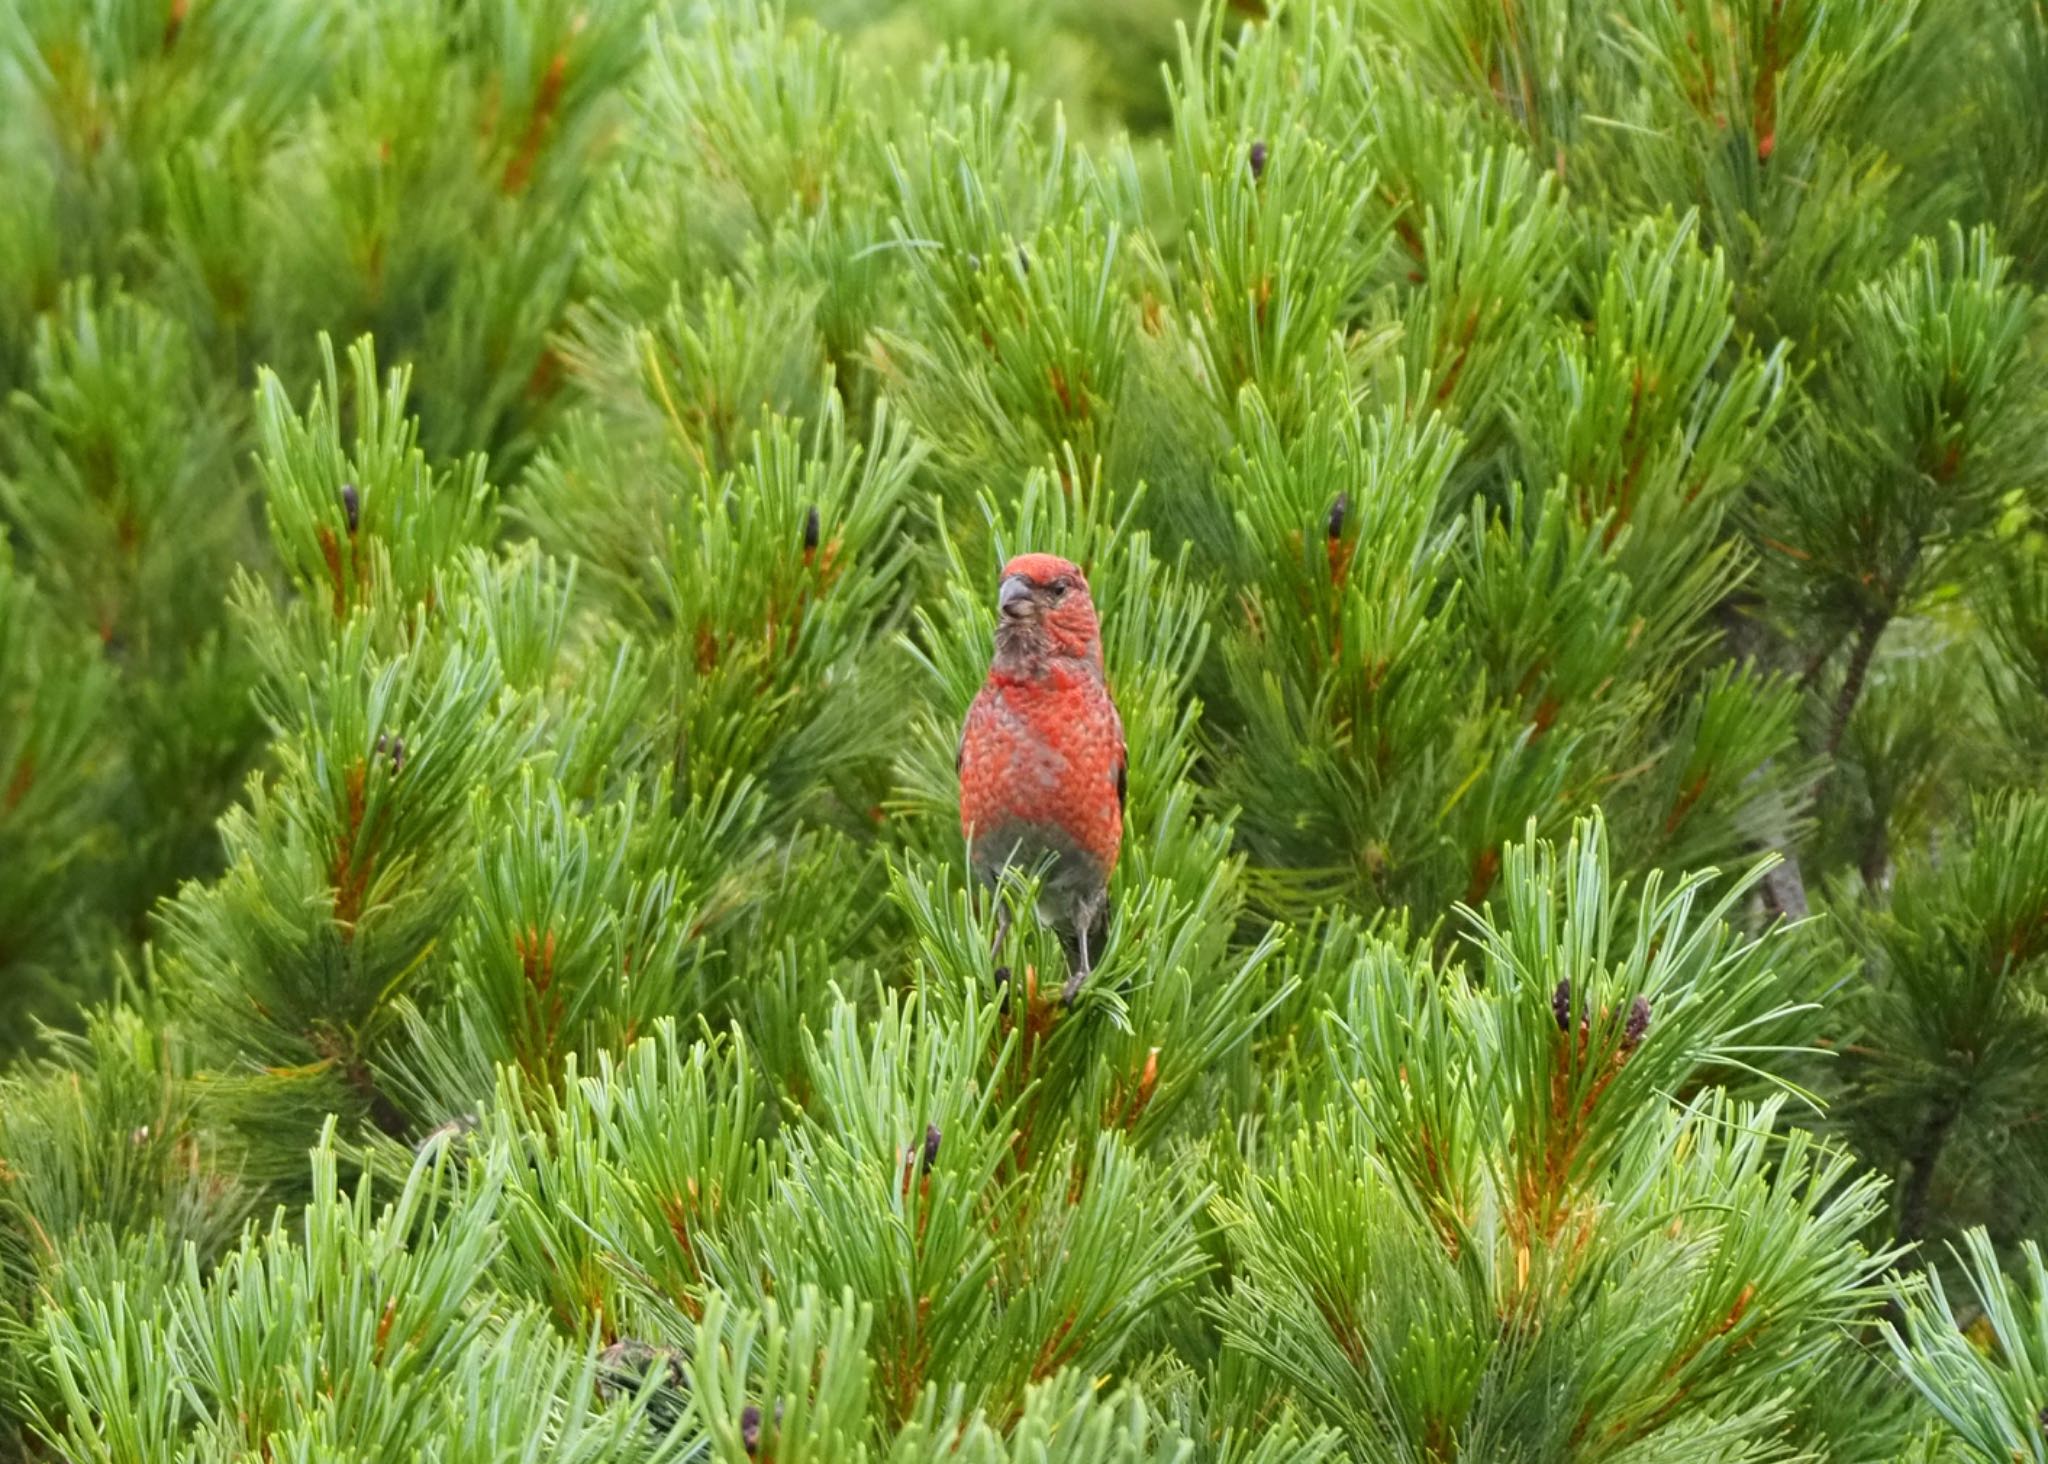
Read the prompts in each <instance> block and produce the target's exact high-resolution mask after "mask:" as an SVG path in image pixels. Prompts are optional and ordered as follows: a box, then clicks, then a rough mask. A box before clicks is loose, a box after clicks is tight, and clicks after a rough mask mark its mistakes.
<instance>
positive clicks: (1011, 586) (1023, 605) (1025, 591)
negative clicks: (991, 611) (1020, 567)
mask: <svg viewBox="0 0 2048 1464" xmlns="http://www.w3.org/2000/svg"><path fill="white" fill-rule="evenodd" d="M1034 604H1036V601H1035V600H1034V599H1033V597H1032V594H1031V581H1029V580H1027V579H1026V578H1024V576H1023V575H1021V574H1013V575H1011V576H1010V577H1009V578H1008V579H1006V580H1004V581H1003V590H1002V593H1001V594H1000V595H999V596H997V597H996V609H997V610H998V611H999V612H1000V613H1001V614H1002V616H1003V618H1004V619H1006V620H1014V619H1016V618H1017V617H1018V616H1020V615H1028V614H1030V613H1031V609H1032V607H1033V605H1034Z"/></svg>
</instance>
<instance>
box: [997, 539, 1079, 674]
mask: <svg viewBox="0 0 2048 1464" xmlns="http://www.w3.org/2000/svg"><path fill="white" fill-rule="evenodd" d="M996 654H997V656H998V657H999V658H1002V659H1005V660H1010V661H1019V660H1033V659H1038V658H1042V657H1046V656H1069V657H1073V658H1075V659H1077V660H1082V661H1086V662H1088V663H1089V664H1090V665H1092V666H1094V667H1095V668H1096V669H1097V670H1100V669H1101V668H1102V632H1101V628H1100V627H1099V626H1098V625H1097V623H1096V619H1095V602H1094V601H1092V600H1090V599H1089V598H1088V581H1087V579H1086V578H1085V577H1084V576H1083V575H1082V573H1081V571H1080V569H1079V568H1077V567H1076V566H1075V565H1074V564H1072V563H1071V562H1069V561H1067V560H1065V559H1061V558H1060V557H1059V556H1058V555H1055V554H1019V555H1018V556H1017V557H1016V558H1015V559H1012V560H1011V561H1010V562H1009V563H1008V564H1006V565H1004V566H1003V578H1002V588H1001V590H1000V591H998V593H997V596H996Z"/></svg>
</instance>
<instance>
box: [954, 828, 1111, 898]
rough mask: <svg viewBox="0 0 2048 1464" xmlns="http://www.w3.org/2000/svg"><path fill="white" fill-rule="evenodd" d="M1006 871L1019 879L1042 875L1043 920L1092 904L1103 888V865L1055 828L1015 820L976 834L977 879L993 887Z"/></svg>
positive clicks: (975, 867)
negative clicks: (1079, 904) (1084, 903)
mask: <svg viewBox="0 0 2048 1464" xmlns="http://www.w3.org/2000/svg"><path fill="white" fill-rule="evenodd" d="M1005 867H1008V868H1011V869H1014V870H1016V871H1017V873H1019V874H1021V875H1031V874H1042V876H1043V882H1042V883H1041V884H1040V885H1039V904H1040V907H1041V908H1040V915H1041V917H1044V916H1047V915H1052V914H1054V913H1055V912H1057V914H1059V915H1061V916H1064V915H1065V914H1066V913H1067V912H1068V911H1069V910H1070V909H1071V908H1072V907H1073V906H1074V904H1075V903H1076V902H1077V901H1078V902H1090V901H1092V900H1093V898H1094V897H1095V896H1097V895H1099V894H1100V893H1101V890H1102V886H1103V883H1104V880H1103V870H1102V865H1101V862H1100V861H1099V860H1097V859H1096V858H1095V857H1094V856H1093V855H1092V854H1090V853H1088V852H1087V851H1086V850H1084V849H1082V848H1081V847H1080V846H1078V845H1077V844H1076V843H1075V842H1074V841H1073V840H1072V839H1071V838H1069V837H1068V836H1067V833H1066V831H1065V830H1064V829H1061V828H1060V827H1058V826H1057V825H1055V824H1042V823H1027V822H1024V821H1021V820H1013V821H1010V822H1006V823H1003V824H999V825H998V826H997V827H995V828H993V829H991V830H989V831H988V832H987V833H985V834H978V835H977V836H976V838H975V841H974V871H975V873H976V874H978V875H980V876H981V878H982V879H983V880H984V881H985V882H987V883H989V884H994V883H995V882H996V879H997V877H998V876H999V875H1000V874H1001V873H1002V871H1003V869H1004V868H1005Z"/></svg>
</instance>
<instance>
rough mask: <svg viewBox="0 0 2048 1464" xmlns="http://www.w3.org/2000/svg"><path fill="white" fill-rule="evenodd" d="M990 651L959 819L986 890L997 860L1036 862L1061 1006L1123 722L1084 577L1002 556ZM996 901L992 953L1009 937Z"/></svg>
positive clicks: (1093, 891)
mask: <svg viewBox="0 0 2048 1464" xmlns="http://www.w3.org/2000/svg"><path fill="white" fill-rule="evenodd" d="M996 606H997V615H996V653H995V661H994V663H993V664H992V665H991V666H990V667H989V672H988V680H986V681H985V682H983V683H982V687H981V692H980V694H979V695H977V696H976V697H975V698H974V705H973V706H971V707H969V708H968V709H967V725H966V726H965V727H964V728H963V729H962V730H961V733H960V753H959V757H958V759H957V766H958V768H959V771H960V829H961V832H962V833H964V834H965V835H966V836H967V848H968V857H969V859H970V860H971V861H972V863H973V866H974V872H975V873H976V874H977V875H979V876H980V877H981V878H982V879H983V880H984V881H985V882H986V883H987V884H989V885H990V886H991V887H994V886H996V885H997V884H998V883H999V881H1000V880H1001V878H1002V874H1003V871H1004V870H1005V869H1006V868H1019V869H1023V870H1027V871H1028V870H1032V869H1035V868H1037V867H1038V866H1039V865H1041V864H1046V865H1047V866H1048V867H1047V869H1046V873H1045V878H1044V880H1043V882H1042V883H1041V884H1040V885H1039V897H1038V916H1039V919H1041V920H1044V921H1047V922H1048V923H1050V924H1052V925H1053V926H1054V927H1055V928H1056V929H1057V930H1058V931H1059V934H1060V939H1061V943H1062V944H1063V945H1064V946H1065V947H1066V950H1067V960H1068V966H1069V968H1070V971H1071V974H1070V975H1069V977H1068V979H1067V985H1066V990H1065V991H1064V992H1063V993H1062V999H1063V1000H1065V1001H1068V1002H1071V1001H1072V1000H1073V999H1074V993H1075V992H1077V991H1079V990H1080V989H1081V983H1082V982H1083V981H1085V980H1086V979H1087V977H1088V968H1089V957H1088V939H1089V935H1090V933H1091V931H1095V930H1098V929H1105V928H1106V926H1107V920H1106V916H1107V913H1108V910H1107V907H1108V899H1109V875H1110V871H1111V870H1113V869H1115V868H1116V856H1117V849H1118V847H1119V845H1120V844H1121V843H1122V841H1123V832H1124V781H1125V776H1124V769H1125V752H1124V726H1123V720H1122V719H1121V718H1120V717H1118V716H1117V713H1116V706H1115V704H1114V703H1112V702H1111V701H1110V699H1109V687H1108V686H1107V685H1106V684H1105V683H1104V681H1103V678H1102V633H1101V630H1100V628H1099V627H1098V626H1097V624H1096V620H1095V606H1094V603H1093V602H1092V601H1090V600H1089V598H1088V581H1087V580H1086V579H1084V578H1083V577H1082V575H1081V571H1080V570H1079V569H1077V568H1075V567H1074V566H1073V565H1072V564H1070V563H1068V562H1067V561H1066V560H1064V559H1060V558H1058V557H1057V556H1055V555H1051V554H1020V555H1018V556H1017V557H1016V558H1015V559H1012V560H1011V561H1010V562H1009V563H1008V564H1006V565H1004V566H1003V578H1002V589H1001V591H1000V592H999V594H998V595H997V599H996ZM1009 928H1010V912H1009V907H1008V906H1007V905H1004V904H1002V903H1001V902H1000V901H998V902H997V906H996V936H995V945H994V953H999V952H1000V951H1001V950H1002V948H1003V939H1004V937H1005V936H1006V935H1008V933H1009Z"/></svg>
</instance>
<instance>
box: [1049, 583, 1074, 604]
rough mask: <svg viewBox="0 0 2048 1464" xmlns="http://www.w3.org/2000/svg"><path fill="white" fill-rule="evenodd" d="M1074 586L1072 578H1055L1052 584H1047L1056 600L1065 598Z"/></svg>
mask: <svg viewBox="0 0 2048 1464" xmlns="http://www.w3.org/2000/svg"><path fill="white" fill-rule="evenodd" d="M1073 587H1074V586H1073V582H1072V581H1071V580H1063V579H1057V580H1054V581H1053V582H1052V584H1051V585H1049V586H1047V588H1048V589H1050V590H1051V591H1052V597H1053V598H1054V599H1055V600H1059V599H1064V598H1065V597H1066V593H1067V591H1068V590H1071V589H1072V588H1073Z"/></svg>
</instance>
